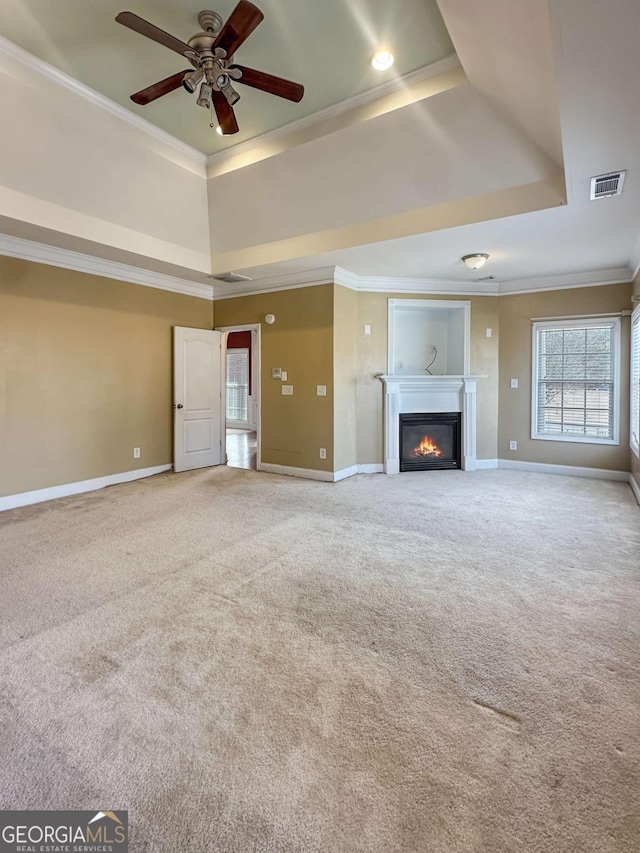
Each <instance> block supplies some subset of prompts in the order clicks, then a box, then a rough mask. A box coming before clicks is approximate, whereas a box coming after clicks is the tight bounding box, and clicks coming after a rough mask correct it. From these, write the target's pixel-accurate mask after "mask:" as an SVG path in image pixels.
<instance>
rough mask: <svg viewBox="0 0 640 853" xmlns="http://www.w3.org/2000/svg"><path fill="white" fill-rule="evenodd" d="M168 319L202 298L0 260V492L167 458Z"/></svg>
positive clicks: (193, 308) (200, 314)
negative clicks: (135, 454) (137, 449)
mask: <svg viewBox="0 0 640 853" xmlns="http://www.w3.org/2000/svg"><path fill="white" fill-rule="evenodd" d="M174 325H184V326H194V327H199V328H211V325H212V304H211V302H208V301H207V300H204V299H196V298H194V297H191V296H181V295H179V294H175V293H167V292H165V291H162V290H155V289H153V288H149V287H140V286H138V285H134V284H125V283H124V282H118V281H113V280H111V279H105V278H99V277H97V276H90V275H85V274H83V273H78V272H70V271H68V270H64V269H58V268H55V267H49V266H45V265H44V264H35V263H31V262H28V261H21V260H15V259H12V258H7V257H0V495H1V496H4V495H10V494H17V493H20V492H25V491H31V490H33V489H42V488H46V487H48V486H55V485H60V484H63V483H73V482H77V481H80V480H88V479H92V478H94V477H102V476H105V475H108V474H115V473H119V472H122V471H132V470H134V469H137V468H147V467H151V466H154V465H163V464H168V463H171V462H172V459H173V447H172V422H173V416H172V408H171V403H172V367H171V364H172V332H171V328H172V326H174ZM134 447H140V448H141V451H142V453H141V457H140V459H133V448H134Z"/></svg>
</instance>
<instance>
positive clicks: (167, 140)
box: [0, 35, 207, 178]
mask: <svg viewBox="0 0 640 853" xmlns="http://www.w3.org/2000/svg"><path fill="white" fill-rule="evenodd" d="M0 56H6V57H8V58H9V59H13V60H16V61H17V62H20V63H21V64H22V65H24V66H26V67H27V68H28V69H29V71H32V72H35V73H36V74H40V75H41V76H42V77H46V78H47V79H49V80H53V81H54V82H56V83H58V84H59V85H61V86H64V88H65V89H69V90H70V91H71V92H73V93H74V94H76V95H79V96H80V97H81V98H84V99H85V100H87V101H90V102H91V103H92V104H95V105H96V106H98V107H101V108H102V109H103V110H106V111H107V112H108V113H111V115H114V116H116V118H119V119H121V120H122V121H125V122H127V124H130V125H132V126H133V127H135V128H137V129H138V130H141V131H143V133H146V134H148V135H149V136H152V137H153V138H154V139H155V140H156V141H158V142H160V143H161V144H163V145H166V146H168V147H170V148H172V149H173V150H174V151H177V152H178V153H179V154H181V155H182V157H183V158H184V162H183V163H182V165H183V166H185V167H186V168H189V169H190V170H191V171H193V172H195V174H197V175H199V176H200V177H203V178H204V177H206V165H207V155H206V154H203V153H202V151H198V150H197V148H193V147H192V146H191V145H187V143H186V142H182V140H180V139H178V138H177V137H175V136H172V135H171V134H170V133H167V132H166V131H165V130H161V129H160V128H159V127H156V126H155V125H154V124H151V122H149V121H147V120H146V119H144V118H141V117H140V116H138V115H136V114H135V113H133V112H131V110H128V109H126V107H123V106H121V105H120V104H117V103H116V102H115V101H112V100H111V99H110V98H107V97H106V96H105V95H101V94H100V92H96V91H95V89H92V88H90V87H89V86H87V85H85V84H84V83H81V82H80V81H79V80H76V79H75V78H74V77H71V76H70V75H69V74H65V72H64V71H61V70H60V69H59V68H56V67H55V66H53V65H50V64H49V63H48V62H45V61H44V60H43V59H40V58H39V57H37V56H34V55H33V54H32V53H29V51H28V50H25V49H24V48H22V47H19V46H18V45H17V44H15V43H14V42H12V41H9V39H8V38H5V37H4V36H2V35H0Z"/></svg>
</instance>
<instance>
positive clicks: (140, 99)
mask: <svg viewBox="0 0 640 853" xmlns="http://www.w3.org/2000/svg"><path fill="white" fill-rule="evenodd" d="M185 74H189V70H187V71H178V73H177V74H172V75H171V77H167V78H166V79H164V80H160V82H159V83H154V84H153V86H147V88H146V89H142V90H141V91H140V92H136V93H135V95H131V100H132V101H133V102H134V104H140V105H141V106H144V105H145V104H150V103H151V101H155V100H157V98H161V97H162V96H163V95H168V94H169V92H173V91H174V90H175V89H179V88H180V86H182V81H183V80H184V75H185Z"/></svg>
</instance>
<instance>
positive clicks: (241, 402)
mask: <svg viewBox="0 0 640 853" xmlns="http://www.w3.org/2000/svg"><path fill="white" fill-rule="evenodd" d="M248 402H249V350H248V349H228V350H227V420H228V421H247V420H248V419H249V411H248Z"/></svg>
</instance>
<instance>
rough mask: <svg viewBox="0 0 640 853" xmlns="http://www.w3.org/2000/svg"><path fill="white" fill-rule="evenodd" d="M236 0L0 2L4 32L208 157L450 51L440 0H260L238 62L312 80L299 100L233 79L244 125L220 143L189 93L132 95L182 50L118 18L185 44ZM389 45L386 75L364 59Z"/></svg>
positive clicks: (171, 69)
mask: <svg viewBox="0 0 640 853" xmlns="http://www.w3.org/2000/svg"><path fill="white" fill-rule="evenodd" d="M236 2H237V0H214V2H213V3H209V4H207V3H206V0H99V2H95V0H2V3H0V34H1V35H3V36H5V37H6V38H8V39H10V40H11V41H12V42H14V43H15V44H17V45H19V46H20V47H22V48H24V49H25V50H28V51H29V52H30V53H32V54H34V55H35V56H37V57H39V58H40V59H43V60H45V61H46V62H48V63H50V64H51V65H53V66H55V67H56V68H58V69H60V70H61V71H64V72H65V73H67V74H69V75H70V76H71V77H74V78H75V79H77V80H79V81H81V82H82V83H85V84H86V85H87V86H90V87H91V88H92V89H95V90H96V91H97V92H100V93H101V94H103V95H106V96H107V97H109V98H110V99H112V100H113V101H115V102H116V103H118V104H121V105H122V106H124V107H126V108H127V109H129V110H131V111H132V112H134V113H136V114H137V115H139V116H141V117H143V118H145V119H147V120H148V121H150V122H151V123H153V124H155V125H157V126H158V127H160V128H162V129H163V130H165V131H167V132H168V133H171V134H172V135H173V136H176V137H178V138H179V139H181V140H183V141H184V142H187V143H188V144H190V145H192V146H193V147H195V148H197V149H198V150H200V151H203V152H205V153H206V154H210V153H213V152H216V151H221V150H225V149H227V148H229V147H231V146H233V145H236V144H238V143H241V142H243V141H246V140H248V139H251V138H253V137H255V136H258V135H260V134H263V133H265V132H267V131H269V130H272V129H274V128H277V127H280V126H281V125H285V124H288V123H289V122H292V121H295V120H297V119H300V118H304V117H306V116H308V115H311V114H312V113H315V112H318V111H319V110H322V109H325V108H327V107H329V106H332V105H333V104H336V103H339V102H341V101H344V100H346V99H348V98H351V97H353V96H354V95H357V94H360V93H362V92H365V91H367V90H369V89H373V88H375V87H376V86H379V85H380V84H381V83H383V82H385V81H386V80H389V79H392V78H393V77H397V76H402V75H404V74H407V73H408V72H410V71H413V70H414V69H416V68H420V67H423V66H425V65H429V64H431V63H433V62H436V61H437V60H440V59H442V58H444V57H446V56H448V55H450V54H451V53H452V52H453V47H452V44H451V40H450V39H449V36H448V33H447V30H446V28H445V26H444V23H443V21H442V17H441V15H440V12H439V11H438V6H437V3H436V0H403V2H402V4H400V5H399V6H398V5H394V4H390V3H388V2H385V0H350V2H344V0H322V2H321V3H319V2H315V3H313V2H308V0H305V1H304V2H302V0H257V2H256V5H257V6H258V7H259V8H260V9H261V10H262V11H263V13H264V16H265V18H264V21H263V22H262V23H261V24H260V25H259V27H258V28H257V29H256V30H255V32H254V33H252V35H251V36H250V37H249V39H247V41H246V42H245V44H244V45H243V46H242V47H241V48H240V50H239V51H238V53H237V55H236V58H237V61H239V62H242V63H243V64H245V65H248V66H250V67H253V68H258V69H260V70H263V71H267V72H269V73H271V74H275V75H277V76H279V77H285V78H287V79H292V80H295V81H296V82H299V83H302V84H303V85H304V86H305V96H304V98H303V100H302V102H301V103H299V104H294V103H291V102H289V101H286V100H282V99H281V98H276V97H274V96H272V95H268V94H265V93H264V92H257V91H255V90H253V89H250V88H249V87H247V86H238V87H237V88H238V90H239V91H240V93H241V100H240V102H239V103H238V104H237V106H236V108H235V109H236V115H237V118H238V123H239V125H240V132H239V133H237V134H234V135H233V136H230V137H225V138H224V139H222V138H221V137H219V136H218V135H217V134H216V133H215V132H214V131H213V130H211V129H210V127H209V115H208V113H207V111H206V110H204V109H202V108H200V107H198V106H197V105H196V97H195V95H194V96H191V95H189V94H188V93H187V92H185V91H184V90H183V89H179V90H178V91H176V92H172V93H170V94H169V95H165V96H164V97H163V98H160V99H158V100H157V101H155V102H153V103H152V104H149V105H147V106H144V107H140V106H137V105H136V104H134V103H132V101H131V100H130V99H129V95H131V94H132V93H133V92H136V91H139V90H140V89H143V88H144V87H146V86H149V85H151V84H152V83H155V82H156V81H158V80H161V79H164V78H165V77H168V76H169V75H171V74H175V73H176V72H177V71H180V70H181V69H182V68H188V67H189V65H188V63H187V61H186V60H184V59H182V58H181V57H180V56H179V55H178V54H176V53H174V52H172V51H170V50H168V49H167V48H164V47H162V46H160V45H157V44H155V43H154V42H152V41H150V40H149V39H146V38H144V37H143V36H141V35H138V34H137V33H134V32H132V31H131V30H128V29H127V28H126V27H123V26H121V25H120V24H117V23H116V22H115V20H114V19H115V16H116V15H117V14H118V12H121V11H125V10H129V11H132V12H135V13H136V14H137V15H139V16H140V17H142V18H145V19H146V20H148V21H150V22H151V23H153V24H155V25H156V26H158V27H160V28H161V29H164V30H166V31H167V32H170V33H171V34H172V35H175V36H177V37H178V38H180V39H182V40H188V39H189V38H190V37H191V36H192V35H194V34H195V33H196V32H198V31H199V30H200V26H199V25H198V22H197V15H198V12H199V11H201V10H202V8H203V7H205V8H209V7H211V6H212V7H213V9H214V11H217V12H218V13H219V14H220V15H221V16H222V17H223V18H224V19H225V20H226V19H227V18H228V16H229V14H230V13H231V11H232V10H233V8H234V7H235V5H236ZM380 45H389V47H390V48H391V49H393V50H394V52H395V54H396V57H397V61H396V64H395V66H394V67H393V68H392V69H391V70H390V71H387V72H382V73H381V72H377V71H374V70H373V69H372V68H371V66H370V64H369V59H370V56H371V54H372V53H373V52H374V51H375V50H376V49H377V48H378V47H379V46H380Z"/></svg>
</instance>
